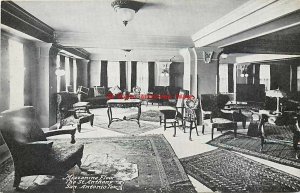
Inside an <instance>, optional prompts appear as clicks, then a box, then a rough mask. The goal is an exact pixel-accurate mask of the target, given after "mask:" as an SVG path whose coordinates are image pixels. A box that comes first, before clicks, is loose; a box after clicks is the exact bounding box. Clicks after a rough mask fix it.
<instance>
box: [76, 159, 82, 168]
mask: <svg viewBox="0 0 300 193" xmlns="http://www.w3.org/2000/svg"><path fill="white" fill-rule="evenodd" d="M76 164H77V166H78V167H79V168H80V167H81V164H82V162H81V160H79V161H77V163H76Z"/></svg>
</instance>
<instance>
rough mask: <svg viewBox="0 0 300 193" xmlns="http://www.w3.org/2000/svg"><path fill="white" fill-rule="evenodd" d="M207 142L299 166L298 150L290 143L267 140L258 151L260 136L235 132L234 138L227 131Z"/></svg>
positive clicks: (231, 133)
mask: <svg viewBox="0 0 300 193" xmlns="http://www.w3.org/2000/svg"><path fill="white" fill-rule="evenodd" d="M208 144H210V145H213V146H216V147H220V148H223V149H227V150H233V151H237V152H241V153H244V154H248V155H252V156H256V157H259V158H263V159H267V160H270V161H274V162H277V163H280V164H284V165H288V166H292V167H296V168H300V159H298V158H297V155H298V154H299V150H295V149H294V148H293V145H292V144H291V143H279V142H267V143H265V144H264V147H263V151H260V149H261V139H260V138H258V137H250V136H247V135H243V134H237V137H236V138H235V137H234V134H233V132H231V131H228V132H226V133H224V134H223V135H221V136H219V137H216V138H214V139H213V140H212V141H209V142H208Z"/></svg>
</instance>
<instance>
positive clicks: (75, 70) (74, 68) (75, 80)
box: [73, 58, 77, 92]
mask: <svg viewBox="0 0 300 193" xmlns="http://www.w3.org/2000/svg"><path fill="white" fill-rule="evenodd" d="M73 83H74V85H73V90H74V92H76V91H77V61H76V59H75V58H74V59H73Z"/></svg>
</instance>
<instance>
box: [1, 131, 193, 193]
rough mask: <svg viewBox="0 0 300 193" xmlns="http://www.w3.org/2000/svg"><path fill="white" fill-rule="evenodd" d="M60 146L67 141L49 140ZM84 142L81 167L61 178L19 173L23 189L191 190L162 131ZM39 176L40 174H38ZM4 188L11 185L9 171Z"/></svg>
mask: <svg viewBox="0 0 300 193" xmlns="http://www.w3.org/2000/svg"><path fill="white" fill-rule="evenodd" d="M53 141H54V143H55V144H56V145H59V146H64V145H65V144H66V143H69V141H66V140H63V139H57V140H53ZM80 143H82V144H84V155H83V158H82V168H84V170H80V169H79V168H78V167H74V168H73V169H72V170H70V171H69V172H68V174H67V175H66V176H63V177H61V178H58V177H57V178H46V177H42V179H33V180H30V179H28V178H30V177H23V178H22V182H21V188H23V189H24V191H25V192H30V193H31V192H39V193H43V192H46V193H50V192H51V193H54V192H55V193H56V192H60V193H62V192H63V193H70V192H79V193H81V192H195V189H194V187H193V185H192V184H191V182H190V180H189V178H188V177H187V175H186V173H185V171H184V169H183V167H182V165H181V163H180V161H179V159H178V158H177V156H176V155H175V153H174V151H173V149H172V147H171V146H170V144H169V143H168V142H167V140H166V139H165V138H164V136H163V135H151V136H135V137H108V138H98V139H77V142H76V144H80ZM39 177H40V176H39ZM7 179H8V180H6V184H4V185H3V183H2V182H0V189H1V190H2V191H4V192H6V191H8V192H14V191H13V189H12V183H13V173H11V174H9V175H8V177H7Z"/></svg>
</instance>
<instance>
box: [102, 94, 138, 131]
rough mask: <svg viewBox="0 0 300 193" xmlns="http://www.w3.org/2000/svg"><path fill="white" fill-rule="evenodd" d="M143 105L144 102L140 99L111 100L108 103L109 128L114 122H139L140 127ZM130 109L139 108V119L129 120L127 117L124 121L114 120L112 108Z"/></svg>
mask: <svg viewBox="0 0 300 193" xmlns="http://www.w3.org/2000/svg"><path fill="white" fill-rule="evenodd" d="M141 105H142V100H140V99H127V100H125V99H110V100H108V101H107V115H108V120H109V123H108V127H109V126H110V125H111V123H112V122H116V121H135V120H136V121H137V124H138V125H139V127H141V125H140V116H141ZM130 107H137V108H138V115H137V118H129V119H127V118H126V116H124V117H123V119H120V118H113V116H112V108H130Z"/></svg>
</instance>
